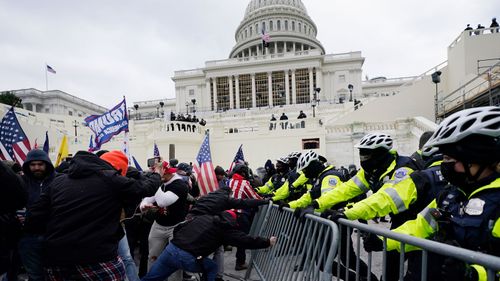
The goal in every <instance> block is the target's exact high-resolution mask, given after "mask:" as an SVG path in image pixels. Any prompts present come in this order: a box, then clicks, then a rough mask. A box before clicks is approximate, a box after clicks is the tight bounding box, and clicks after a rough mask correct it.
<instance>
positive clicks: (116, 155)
mask: <svg viewBox="0 0 500 281" xmlns="http://www.w3.org/2000/svg"><path fill="white" fill-rule="evenodd" d="M101 157H102V159H101V158H99V157H97V155H94V154H92V153H89V152H85V151H79V152H78V153H77V154H76V155H75V157H74V158H73V160H72V161H71V163H70V166H69V169H68V173H67V174H63V175H60V176H58V177H56V178H55V179H54V181H53V182H52V184H51V185H50V186H48V187H47V188H46V190H45V192H43V193H42V195H41V196H40V200H39V201H38V202H36V203H34V205H33V206H32V208H31V211H30V212H28V216H27V218H26V231H27V232H28V233H40V234H44V237H45V241H44V246H45V251H44V261H45V265H46V278H47V279H48V280H123V279H124V278H125V275H124V274H125V270H124V267H123V263H122V261H121V260H120V259H119V258H118V256H117V250H118V240H119V239H120V238H121V237H123V229H122V227H121V225H120V222H119V219H120V213H121V209H122V207H123V200H126V199H128V198H130V199H134V198H139V197H143V196H147V195H151V194H153V193H154V192H155V190H156V188H157V186H158V184H159V183H160V178H159V176H158V175H157V174H152V175H151V176H150V177H146V178H144V180H142V181H137V180H134V179H129V178H126V177H124V175H125V173H126V172H127V166H128V159H127V156H125V154H123V153H122V152H121V151H111V152H108V153H105V154H103V155H102V156H101ZM42 280H45V279H42Z"/></svg>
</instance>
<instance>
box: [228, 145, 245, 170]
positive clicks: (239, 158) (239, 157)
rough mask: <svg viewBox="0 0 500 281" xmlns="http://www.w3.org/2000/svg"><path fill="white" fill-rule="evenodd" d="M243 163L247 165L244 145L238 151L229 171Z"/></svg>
mask: <svg viewBox="0 0 500 281" xmlns="http://www.w3.org/2000/svg"><path fill="white" fill-rule="evenodd" d="M242 163H245V156H244V155H243V145H240V148H239V149H238V151H237V152H236V155H235V156H234V159H233V162H232V163H231V165H229V170H228V171H229V172H231V171H232V170H233V167H234V166H235V165H236V164H242Z"/></svg>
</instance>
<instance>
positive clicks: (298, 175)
mask: <svg viewBox="0 0 500 281" xmlns="http://www.w3.org/2000/svg"><path fill="white" fill-rule="evenodd" d="M300 155H301V153H300V152H298V151H293V152H291V153H290V154H288V156H287V158H288V166H289V167H290V172H289V173H288V178H287V180H286V182H285V184H283V185H282V186H281V187H280V188H278V189H277V190H276V191H275V192H274V196H273V198H272V200H273V201H274V202H277V203H279V202H280V201H286V202H290V201H294V200H297V199H299V198H300V197H301V196H302V195H303V194H304V193H305V192H306V191H307V187H306V183H307V182H308V178H306V176H305V175H304V173H303V172H302V171H300V172H298V171H297V162H298V160H299V157H300ZM309 189H310V187H309Z"/></svg>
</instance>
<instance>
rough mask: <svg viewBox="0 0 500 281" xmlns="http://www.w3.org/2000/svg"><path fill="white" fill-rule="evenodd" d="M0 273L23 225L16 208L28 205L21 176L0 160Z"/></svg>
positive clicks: (6, 263)
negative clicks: (0, 184)
mask: <svg viewBox="0 0 500 281" xmlns="http://www.w3.org/2000/svg"><path fill="white" fill-rule="evenodd" d="M0 179H1V181H2V187H1V188H0V275H1V274H2V273H4V272H5V271H6V270H7V266H8V261H9V259H10V257H9V254H10V250H12V249H14V248H15V245H16V243H17V242H16V241H17V239H18V238H19V235H20V230H21V225H20V224H19V221H18V220H17V218H16V210H17V209H21V208H23V207H24V206H25V205H26V201H27V198H28V193H27V192H26V190H25V188H24V186H23V184H22V180H21V177H20V176H18V175H16V174H15V173H14V171H12V169H11V168H10V167H8V166H7V165H5V164H4V163H3V162H2V161H0Z"/></svg>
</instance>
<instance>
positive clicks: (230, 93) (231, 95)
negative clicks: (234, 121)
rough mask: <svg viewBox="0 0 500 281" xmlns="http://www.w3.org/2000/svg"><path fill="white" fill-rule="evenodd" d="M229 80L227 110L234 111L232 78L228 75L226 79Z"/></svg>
mask: <svg viewBox="0 0 500 281" xmlns="http://www.w3.org/2000/svg"><path fill="white" fill-rule="evenodd" d="M227 79H229V109H234V106H233V104H234V99H233V76H232V75H229V76H228V77H227Z"/></svg>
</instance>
